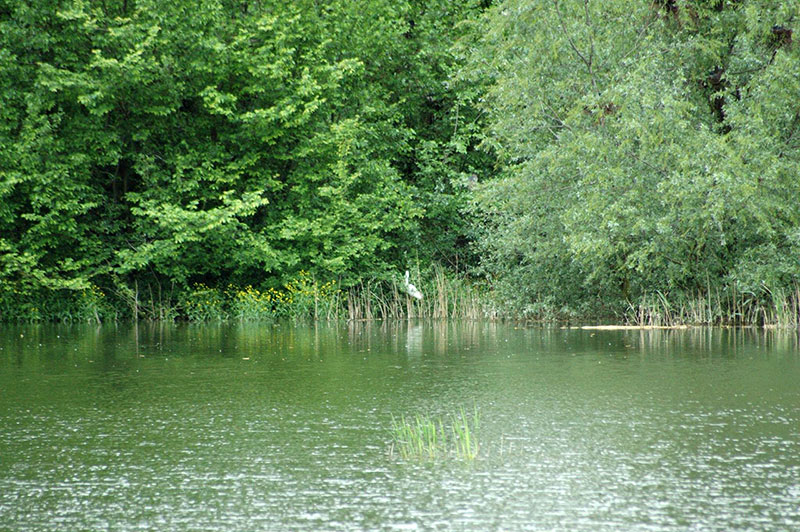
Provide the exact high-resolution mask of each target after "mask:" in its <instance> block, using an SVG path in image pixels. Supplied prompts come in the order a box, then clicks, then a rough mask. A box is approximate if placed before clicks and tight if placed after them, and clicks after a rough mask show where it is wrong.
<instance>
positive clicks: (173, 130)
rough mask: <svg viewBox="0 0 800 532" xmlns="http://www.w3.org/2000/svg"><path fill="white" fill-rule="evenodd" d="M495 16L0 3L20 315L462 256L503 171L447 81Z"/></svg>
mask: <svg viewBox="0 0 800 532" xmlns="http://www.w3.org/2000/svg"><path fill="white" fill-rule="evenodd" d="M479 9H480V6H478V5H477V3H473V2H462V3H459V4H457V5H454V4H452V3H451V2H449V1H445V0H438V1H432V2H431V1H426V2H418V1H414V0H407V1H399V2H398V1H391V2H390V1H388V0H372V1H370V2H352V1H347V0H334V1H331V2H316V1H312V0H300V1H296V2H277V1H264V2H258V1H254V2H247V1H228V0H221V1H209V2H188V1H184V0H178V1H175V2H157V1H153V0H135V1H134V0H103V1H82V0H74V1H67V0H42V1H37V2H28V1H20V0H0V65H1V66H0V68H2V72H3V76H2V80H1V81H0V83H2V85H0V147H2V151H1V152H0V177H1V178H2V181H0V252H2V255H1V256H0V283H2V290H1V291H2V294H0V299H1V300H2V308H0V312H4V314H3V316H4V317H9V316H13V315H15V314H26V313H28V314H30V312H29V310H30V309H32V308H34V306H35V305H39V306H40V307H41V305H42V304H43V302H46V301H49V300H50V299H49V298H51V297H55V298H56V300H59V301H61V302H62V303H63V305H62V308H61V309H60V310H59V311H58V313H61V314H58V313H54V311H52V309H53V308H54V305H52V304H51V305H49V306H48V308H50V309H51V311H50V313H49V314H48V315H49V316H50V317H54V318H60V317H68V315H71V314H72V310H70V309H71V306H70V305H71V303H69V302H70V301H71V302H75V301H76V300H77V299H79V298H80V297H81V296H82V295H83V294H84V293H86V291H87V290H91V289H92V287H93V286H94V285H98V286H101V287H103V288H104V289H106V290H105V291H106V293H107V294H109V295H113V296H114V298H115V299H116V301H118V302H120V301H124V302H126V304H125V305H123V307H124V308H132V309H134V312H135V313H137V314H138V312H139V310H140V309H139V306H140V303H141V301H142V300H145V299H149V300H150V301H156V300H157V301H159V302H160V304H157V305H152V307H153V308H151V309H149V310H150V312H149V314H150V315H153V316H160V317H166V316H165V315H162V314H161V313H160V311H159V310H158V309H157V308H156V307H161V306H163V304H164V302H165V301H172V300H173V299H174V293H173V292H174V291H178V292H181V291H185V290H189V289H190V287H191V286H192V285H193V284H194V283H199V282H202V283H206V284H209V285H216V286H223V285H227V284H228V283H233V284H235V285H238V286H246V285H249V284H253V285H258V286H263V287H278V286H281V285H283V284H284V283H286V282H287V281H288V280H289V279H292V278H294V277H295V276H296V275H297V274H298V272H299V271H300V270H307V271H310V272H311V273H312V274H314V275H317V276H319V277H324V278H326V279H336V280H337V281H338V282H339V283H340V284H341V285H342V286H344V287H347V286H352V285H353V284H354V283H356V282H357V281H359V280H360V279H361V278H362V277H364V276H371V277H374V278H384V279H388V278H390V277H391V276H392V275H394V276H396V275H401V274H402V269H404V268H405V267H408V265H410V264H411V263H412V262H413V263H414V264H415V265H416V264H421V265H422V266H423V267H424V266H425V265H426V264H430V263H432V262H433V261H437V262H445V263H453V264H456V263H458V261H459V260H461V261H463V259H462V258H461V255H463V253H464V251H463V246H462V245H461V244H463V242H464V240H465V239H466V238H468V228H467V226H466V224H463V223H460V222H459V221H458V220H459V216H458V213H459V210H460V208H461V206H462V205H463V204H464V203H465V201H466V195H465V193H464V192H465V190H466V189H465V188H464V187H463V186H461V185H460V183H462V182H464V181H465V179H466V176H468V175H470V174H472V173H474V172H480V171H481V168H482V167H483V166H485V162H484V161H485V156H484V155H483V154H481V153H480V152H477V151H476V150H474V149H473V147H472V146H470V143H471V140H470V139H471V138H472V133H471V130H470V128H468V127H465V128H462V130H461V131H459V128H458V122H459V121H464V122H466V121H468V120H473V117H472V116H471V115H470V113H473V114H474V112H475V111H474V110H473V111H470V110H469V109H463V108H458V106H457V99H458V96H457V94H456V91H455V86H454V85H452V84H448V82H447V80H448V79H449V77H450V72H451V70H452V68H453V65H454V59H453V54H452V52H451V51H450V48H451V42H452V41H453V40H455V38H456V37H457V34H458V31H459V30H458V28H457V23H458V22H459V21H460V20H462V19H464V18H467V17H473V16H475V15H476V14H477V13H478V11H479ZM462 107H463V106H462ZM459 110H460V114H459ZM154 294H155V295H154ZM24 305H27V306H28V307H30V309H28V310H26V309H25V308H23V307H24ZM46 306H47V305H46ZM56 306H57V305H56ZM73 306H74V305H73ZM79 306H80V305H79ZM26 308H27V307H26ZM73 310H74V309H73ZM141 310H144V309H141ZM167 310H169V309H167ZM62 314H63V315H62ZM167 314H168V315H170V316H171V315H172V312H171V311H169V312H168V313H167Z"/></svg>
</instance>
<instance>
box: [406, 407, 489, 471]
mask: <svg viewBox="0 0 800 532" xmlns="http://www.w3.org/2000/svg"><path fill="white" fill-rule="evenodd" d="M479 425H480V415H479V414H478V411H477V409H473V411H472V413H471V414H468V413H467V412H466V411H465V410H464V409H463V408H461V409H460V410H459V412H458V414H453V415H450V416H448V417H446V418H445V417H442V416H437V417H433V416H427V415H421V414H418V415H416V416H414V417H413V418H406V417H405V416H401V417H400V419H399V420H398V419H397V418H395V417H394V416H392V444H391V448H390V454H392V455H393V454H394V453H395V452H396V453H398V454H399V455H400V456H401V457H402V458H404V459H412V458H416V459H429V460H435V459H438V458H444V457H448V456H450V457H453V456H454V457H456V458H460V459H463V460H474V459H475V458H477V456H478V451H479V450H480V444H479V442H478V437H477V431H478V427H479Z"/></svg>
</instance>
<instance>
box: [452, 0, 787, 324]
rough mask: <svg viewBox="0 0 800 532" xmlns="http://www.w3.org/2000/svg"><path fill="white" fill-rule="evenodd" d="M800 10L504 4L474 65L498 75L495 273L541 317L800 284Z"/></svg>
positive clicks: (492, 90)
mask: <svg viewBox="0 0 800 532" xmlns="http://www.w3.org/2000/svg"><path fill="white" fill-rule="evenodd" d="M799 15H800V8H799V7H798V6H797V5H796V4H793V3H785V2H777V1H766V0H764V1H745V2H729V1H706V2H650V1H646V2H645V1H642V2H623V1H602V2H600V1H594V0H591V1H590V0H564V1H552V0H508V1H506V2H502V3H500V4H499V5H497V6H495V7H494V8H493V9H492V10H491V11H490V12H489V13H488V14H487V16H486V17H485V18H484V19H483V21H482V26H481V32H480V33H481V35H482V38H481V40H480V45H479V46H478V47H477V48H476V53H475V54H474V55H473V57H472V62H471V65H470V67H469V69H468V70H467V71H466V73H465V75H473V76H476V75H477V76H482V77H485V78H486V77H488V78H490V79H491V83H490V85H489V88H488V90H487V93H486V96H485V109H486V112H487V113H489V116H490V118H489V124H490V127H489V131H488V135H489V140H488V141H487V143H489V144H491V145H492V146H493V147H495V148H496V149H497V151H498V153H500V154H501V156H502V157H503V161H504V165H503V170H504V171H503V174H502V177H500V178H498V179H497V180H495V181H493V182H491V183H490V184H489V185H488V186H486V187H484V188H483V190H482V191H481V193H480V194H479V196H478V198H477V201H476V205H477V207H476V208H477V211H478V212H479V213H481V215H482V216H483V218H484V221H485V223H486V226H485V227H486V231H485V232H484V234H483V237H482V246H483V251H484V255H485V257H484V259H485V260H484V266H485V268H486V269H487V270H488V271H489V272H490V273H491V274H492V275H493V276H494V277H496V278H498V279H499V283H498V286H499V287H500V289H501V291H504V293H505V294H506V295H507V297H508V299H509V300H510V301H512V302H513V303H515V304H516V305H517V307H518V308H520V309H523V310H526V311H529V312H535V311H540V312H545V311H546V312H555V313H559V312H562V313H572V312H576V311H583V312H585V311H589V310H591V311H616V310H619V309H620V308H624V305H626V304H627V302H630V301H634V300H636V299H637V298H639V297H641V296H642V295H643V294H645V293H646V292H648V291H656V290H658V291H662V292H664V293H670V294H683V295H691V294H693V293H697V292H698V291H703V292H705V291H707V290H708V289H709V287H714V288H715V289H720V290H722V289H725V288H729V287H732V286H734V285H736V286H738V288H739V289H741V290H751V291H752V290H756V289H758V288H759V287H760V286H761V287H763V286H766V285H769V286H770V288H776V287H786V286H789V285H791V283H795V282H797V281H798V280H800V262H798V260H797V257H798V256H799V255H798V252H800V248H799V247H798V245H800V241H798V236H800V209H799V208H798V203H797V201H796V200H795V198H797V197H798V193H800V179H798V173H797V172H798V171H797V168H798V162H800V161H798V157H800V151H799V150H798V149H797V148H798V143H799V142H800V133H797V129H798V126H800V107H798V102H800V79H798V77H797V75H796V70H797V65H798V64H800V47H798V46H797V44H796V43H795V42H794V41H793V39H792V32H793V30H792V28H793V26H796V24H797V22H798V20H800V16H799Z"/></svg>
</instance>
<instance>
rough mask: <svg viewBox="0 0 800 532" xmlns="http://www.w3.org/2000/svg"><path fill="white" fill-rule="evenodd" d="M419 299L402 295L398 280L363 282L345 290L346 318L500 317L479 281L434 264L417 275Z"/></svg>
mask: <svg viewBox="0 0 800 532" xmlns="http://www.w3.org/2000/svg"><path fill="white" fill-rule="evenodd" d="M418 288H419V289H420V290H421V291H422V293H423V298H422V300H417V299H414V298H412V297H410V296H409V295H408V294H406V292H405V290H404V287H403V284H402V280H401V279H399V278H398V279H392V280H390V281H366V282H362V283H361V284H359V285H357V286H355V287H353V288H351V289H350V290H348V292H347V297H346V299H347V304H346V314H347V319H348V320H355V321H362V320H376V319H381V320H393V319H394V320H397V319H413V318H424V319H463V320H480V319H496V318H499V317H500V311H499V310H498V309H499V306H498V305H497V304H496V303H495V302H494V300H493V298H492V297H491V294H490V293H489V291H488V290H487V289H485V287H483V286H481V285H480V284H475V283H472V282H470V280H468V279H467V278H465V277H460V276H453V275H449V274H446V273H445V271H444V270H443V269H442V268H439V267H435V268H433V269H432V271H431V272H430V274H429V275H427V276H422V277H420V278H419V284H418Z"/></svg>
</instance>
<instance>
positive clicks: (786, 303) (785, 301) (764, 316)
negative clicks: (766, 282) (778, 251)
mask: <svg viewBox="0 0 800 532" xmlns="http://www.w3.org/2000/svg"><path fill="white" fill-rule="evenodd" d="M622 317H623V320H624V321H625V323H629V324H633V325H639V326H657V327H673V326H676V325H729V326H760V327H768V328H769V327H775V328H797V327H800V285H795V286H794V287H793V288H792V289H781V288H776V289H770V288H768V287H767V286H763V287H761V288H760V290H758V291H743V290H737V289H736V287H731V288H728V289H726V290H718V289H712V288H708V289H707V290H706V291H704V292H697V293H695V294H694V295H691V296H688V297H687V296H685V295H677V296H676V295H670V294H666V293H664V292H659V291H656V292H652V293H648V294H644V295H643V296H642V297H641V298H640V299H639V300H638V301H637V302H636V303H630V302H629V303H628V308H627V309H626V311H625V312H624V313H623V316H622Z"/></svg>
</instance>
